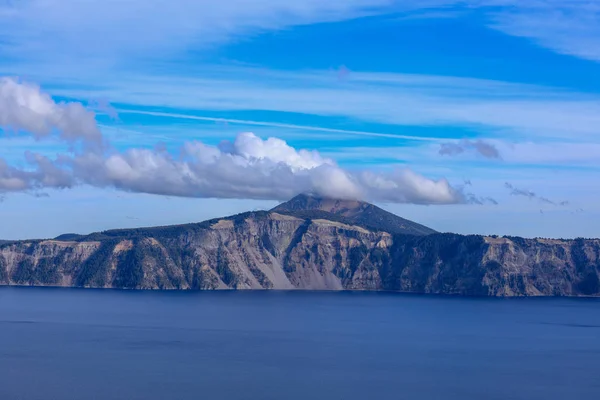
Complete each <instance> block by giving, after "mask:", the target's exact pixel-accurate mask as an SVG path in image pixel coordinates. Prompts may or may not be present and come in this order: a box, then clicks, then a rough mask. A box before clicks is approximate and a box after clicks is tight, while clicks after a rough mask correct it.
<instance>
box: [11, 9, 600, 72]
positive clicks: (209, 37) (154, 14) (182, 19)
mask: <svg viewBox="0 0 600 400" xmlns="http://www.w3.org/2000/svg"><path fill="white" fill-rule="evenodd" d="M469 13H480V14H481V15H482V16H483V17H484V18H483V22H482V23H483V24H485V25H487V26H488V27H490V28H492V29H496V30H498V31H501V32H503V33H506V34H508V35H512V36H518V37H523V38H526V39H529V40H531V41H533V42H534V43H536V44H538V45H540V46H542V47H545V48H548V49H550V50H553V51H556V52H558V53H561V54H567V55H572V56H576V57H580V58H584V59H588V60H593V61H600V51H599V50H598V49H599V48H600V28H599V27H600V6H599V4H598V3H597V2H595V1H589V0H528V1H519V0H471V1H468V0H467V1H464V0H427V1H419V2H415V1H409V0H330V1H327V2H323V1H320V0H302V1H298V0H291V1H285V2H281V1H276V0H260V1H253V2H247V1H244V0H223V1H220V2H218V3H215V2H213V1H208V0H198V1H193V0H145V1H142V0H131V1H127V2H123V1H119V0H108V1H106V0H105V1H99V0H95V1H93V0H92V1H79V0H29V1H23V2H12V1H2V2H0V39H4V40H1V41H0V42H1V43H3V45H2V46H0V48H3V49H4V50H5V51H10V52H11V53H12V54H14V55H17V56H25V57H28V58H32V57H37V58H40V57H41V58H44V57H45V58H50V57H51V56H54V57H56V53H55V51H56V50H59V49H60V54H62V55H64V56H66V57H82V56H84V57H89V58H93V59H96V60H97V61H99V59H105V60H106V59H111V60H112V61H114V60H116V59H118V58H120V57H123V56H127V57H133V56H152V55H157V54H158V53H160V54H165V53H169V54H173V53H177V52H179V51H182V50H185V49H188V48H190V47H194V48H200V49H202V48H206V47H207V46H211V45H215V44H219V43H224V42H227V41H231V40H236V39H238V38H240V37H242V36H248V35H253V34H258V33H261V32H265V31H272V30H279V29H284V28H287V27H290V26H297V25H306V24H313V23H320V22H336V21H344V20H348V19H353V18H358V17H364V16H373V15H385V14H392V15H395V16H396V17H397V18H398V19H410V18H458V17H461V16H464V15H468V14H469ZM81 32H86V34H85V35H81V34H80V33H81ZM90 43H94V46H90V45H89V44H90Z"/></svg>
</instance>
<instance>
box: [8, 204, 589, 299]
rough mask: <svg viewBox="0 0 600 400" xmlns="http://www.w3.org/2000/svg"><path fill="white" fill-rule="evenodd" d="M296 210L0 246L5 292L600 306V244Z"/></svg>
mask: <svg viewBox="0 0 600 400" xmlns="http://www.w3.org/2000/svg"><path fill="white" fill-rule="evenodd" d="M292 200H293V201H290V202H286V203H283V204H281V205H279V206H277V207H275V208H273V209H272V210H270V211H255V212H246V213H241V214H237V215H233V216H229V217H225V218H214V219H211V220H208V221H204V222H200V223H191V224H184V225H173V226H164V227H148V228H133V229H118V230H109V231H103V232H96V233H92V234H89V235H77V234H65V235H60V236H58V237H56V238H55V239H49V240H29V241H8V242H0V285H30V286H70V287H95V288H124V289H180V290H199V289H283V290H289V289H303V290H387V291H400V292H411V293H436V294H459V295H478V296H600V239H572V240H562V239H523V238H518V237H497V236H481V235H467V236H464V235H457V234H452V233H436V232H434V233H428V234H424V233H423V231H422V230H421V231H418V232H419V233H420V234H408V233H406V232H410V231H411V229H422V228H420V227H423V226H422V225H419V224H416V223H412V221H408V220H404V219H402V218H400V217H397V216H396V218H399V219H395V218H392V217H389V215H393V214H389V213H387V212H385V211H384V210H381V209H379V208H372V207H375V206H372V205H369V204H368V203H363V202H353V201H348V200H342V201H340V200H334V199H319V198H315V197H310V196H309V197H307V196H306V195H301V196H300V197H298V198H295V200H294V199H292ZM373 215H375V216H377V215H380V216H382V218H384V219H387V220H389V221H391V223H390V224H385V223H384V224H382V223H381V221H380V220H378V219H377V218H375V217H372V216H373ZM387 220H384V222H386V221H387ZM407 222H408V223H412V224H416V225H417V228H415V227H414V225H410V224H408V223H407ZM423 228H425V229H429V228H427V227H423ZM398 232H400V233H398Z"/></svg>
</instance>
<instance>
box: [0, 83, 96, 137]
mask: <svg viewBox="0 0 600 400" xmlns="http://www.w3.org/2000/svg"><path fill="white" fill-rule="evenodd" d="M0 126H2V127H4V128H5V129H9V130H16V131H26V132H28V133H31V134H33V135H34V136H35V137H36V138H42V137H45V136H49V135H50V134H52V133H53V132H55V131H58V132H59V134H60V137H61V138H62V139H64V140H67V141H70V142H74V141H77V140H83V141H86V142H89V143H96V144H99V143H100V142H101V134H100V130H99V129H98V127H97V125H96V120H95V116H94V113H92V112H90V111H88V110H86V109H85V108H84V107H83V106H82V105H81V104H80V103H58V104H57V103H56V102H54V100H53V99H52V98H51V97H50V96H49V95H48V94H46V93H42V92H41V91H40V88H39V87H38V86H35V85H32V84H29V83H23V82H19V81H17V80H15V79H12V78H7V77H4V78H0Z"/></svg>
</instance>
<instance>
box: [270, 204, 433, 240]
mask: <svg viewBox="0 0 600 400" xmlns="http://www.w3.org/2000/svg"><path fill="white" fill-rule="evenodd" d="M271 211H274V212H278V213H282V214H289V215H295V216H298V217H301V218H311V217H314V216H318V217H323V216H325V215H326V214H322V213H331V214H334V215H336V216H338V217H342V218H343V221H345V222H348V223H351V224H355V225H359V226H362V227H365V228H368V229H372V230H380V231H383V232H389V233H392V234H408V235H430V234H432V233H436V231H434V230H433V229H431V228H428V227H426V226H423V225H420V224H417V223H416V222H412V221H409V220H407V219H404V218H401V217H399V216H397V215H395V214H392V213H390V212H387V211H385V210H382V209H381V208H379V207H377V206H374V205H373V204H369V203H365V202H362V201H353V200H337V199H328V198H321V197H314V196H311V195H307V194H301V195H298V196H296V197H294V198H293V199H291V200H290V201H287V202H285V203H283V204H280V205H278V206H277V207H275V208H273V209H272V210H271ZM318 212H321V213H318Z"/></svg>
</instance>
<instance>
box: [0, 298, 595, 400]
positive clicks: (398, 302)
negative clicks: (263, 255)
mask: <svg viewBox="0 0 600 400" xmlns="http://www.w3.org/2000/svg"><path fill="white" fill-rule="evenodd" d="M0 399H3V400H4V399H6V400H12V399H15V400H21V399H22V400H33V399H44V400H46V399H57V400H69V399H77V400H80V399H102V400H113V399H124V400H131V399H144V400H153V399H161V400H163V399H226V400H230V399H257V400H259V399H260V400H262V399H303V400H304V399H328V400H331V399H344V400H347V399H350V400H351V399H426V400H429V399H452V400H454V399H457V400H458V399H460V400H463V399H477V400H479V399H502V400H506V399H523V400H532V399H533V400H535V399H545V400H547V399H561V400H563V399H600V301H597V300H590V299H511V300H501V299H470V298H451V297H428V296H411V295H397V294H384V293H314V292H313V293H310V292H309V293H300V292H293V293H290V292H218V293H214V292H212V293H209V292H202V293H198V292H196V293H192V292H127V291H110V290H106V291H103V290H77V289H35V288H0Z"/></svg>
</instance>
